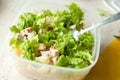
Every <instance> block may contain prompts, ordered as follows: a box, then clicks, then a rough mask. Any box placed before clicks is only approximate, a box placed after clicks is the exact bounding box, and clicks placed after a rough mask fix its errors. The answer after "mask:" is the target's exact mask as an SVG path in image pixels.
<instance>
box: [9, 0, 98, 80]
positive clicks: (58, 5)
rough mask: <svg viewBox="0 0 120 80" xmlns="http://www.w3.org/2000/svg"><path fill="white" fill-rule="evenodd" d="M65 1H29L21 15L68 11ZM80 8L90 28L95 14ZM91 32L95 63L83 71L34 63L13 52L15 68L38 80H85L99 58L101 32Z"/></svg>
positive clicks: (82, 69)
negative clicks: (48, 10) (25, 13)
mask: <svg viewBox="0 0 120 80" xmlns="http://www.w3.org/2000/svg"><path fill="white" fill-rule="evenodd" d="M63 1H64V2H63ZM63 1H62V0H61V1H56V0H52V1H50V0H41V1H40V0H34V1H29V2H28V3H27V4H26V5H25V7H24V8H23V9H22V10H21V11H20V13H19V15H20V14H22V13H24V12H33V13H34V12H36V11H37V12H38V13H39V12H40V10H42V9H50V10H52V11H58V10H63V9H66V7H65V5H66V4H68V3H70V2H69V1H65V0H63ZM77 4H78V3H77ZM78 5H79V4H78ZM80 7H81V8H82V9H83V10H84V12H85V26H90V25H91V24H92V23H94V19H93V16H94V14H93V13H91V12H90V11H89V10H87V8H85V7H84V6H82V5H81V6H80ZM92 15H93V16H92ZM16 21H17V20H16ZM16 21H15V22H16ZM91 32H92V33H93V35H94V47H93V53H92V56H93V59H94V62H93V63H92V64H91V65H89V66H88V67H85V68H81V69H73V68H65V67H57V66H52V65H47V64H40V63H37V62H33V61H30V60H27V59H23V58H20V57H17V56H16V55H14V54H13V53H12V52H10V53H11V58H12V60H13V62H14V67H15V68H16V69H17V70H18V72H20V73H21V74H22V75H24V76H26V77H29V78H32V79H36V80H83V79H84V78H85V76H86V75H87V74H88V73H89V71H90V70H91V68H92V67H93V66H94V65H95V64H96V62H97V60H98V57H99V50H100V31H99V29H95V30H92V31H91Z"/></svg>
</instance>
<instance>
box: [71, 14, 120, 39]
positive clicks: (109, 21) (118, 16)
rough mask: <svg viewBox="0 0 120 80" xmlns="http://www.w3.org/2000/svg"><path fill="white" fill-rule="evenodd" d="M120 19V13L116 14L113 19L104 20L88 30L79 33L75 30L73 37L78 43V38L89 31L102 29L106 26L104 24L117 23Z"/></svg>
mask: <svg viewBox="0 0 120 80" xmlns="http://www.w3.org/2000/svg"><path fill="white" fill-rule="evenodd" d="M119 19H120V12H118V13H117V14H114V15H113V16H111V17H109V18H107V19H105V20H103V21H101V22H98V23H96V24H94V25H92V26H90V27H88V28H86V29H84V30H81V31H77V30H75V29H74V30H73V34H72V36H73V38H74V39H75V40H76V41H78V36H79V35H81V34H83V33H85V32H87V31H89V30H92V29H94V28H98V27H101V26H102V25H104V24H108V23H111V22H114V21H117V20H119Z"/></svg>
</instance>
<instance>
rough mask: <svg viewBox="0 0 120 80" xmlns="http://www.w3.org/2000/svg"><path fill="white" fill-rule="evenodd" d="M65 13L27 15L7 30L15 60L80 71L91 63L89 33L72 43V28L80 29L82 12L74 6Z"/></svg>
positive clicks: (22, 16) (44, 12) (90, 36)
mask: <svg viewBox="0 0 120 80" xmlns="http://www.w3.org/2000/svg"><path fill="white" fill-rule="evenodd" d="M66 7H67V9H66V10H62V11H56V12H52V11H50V10H41V12H40V13H39V14H36V13H31V12H27V13H24V14H22V15H20V16H19V18H18V22H17V23H16V24H15V25H13V26H11V27H10V31H11V32H12V33H13V36H12V38H11V39H10V42H9V43H10V47H11V49H12V51H13V52H14V53H15V54H16V55H17V56H19V57H22V58H25V59H28V60H32V61H35V62H38V63H43V64H49V65H54V66H61V67H68V68H83V67H86V66H88V65H90V64H91V63H92V62H93V59H92V55H91V53H92V48H93V46H94V37H93V35H92V34H91V33H90V32H86V33H84V34H82V35H80V36H79V38H78V39H79V40H78V41H77V42H76V41H75V40H74V38H73V37H72V30H73V29H72V28H71V27H74V28H75V29H76V30H78V31H80V30H81V29H83V28H84V23H83V20H84V12H83V11H82V10H81V9H80V8H79V7H78V5H77V4H75V3H70V4H69V5H67V6H66Z"/></svg>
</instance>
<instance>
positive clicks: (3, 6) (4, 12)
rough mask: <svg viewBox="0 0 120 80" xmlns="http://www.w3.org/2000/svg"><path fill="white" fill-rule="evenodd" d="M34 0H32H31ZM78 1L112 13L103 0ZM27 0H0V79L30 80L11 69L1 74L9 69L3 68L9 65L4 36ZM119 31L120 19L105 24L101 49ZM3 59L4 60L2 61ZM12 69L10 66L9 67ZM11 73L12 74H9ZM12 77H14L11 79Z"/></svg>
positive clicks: (95, 10) (101, 18)
mask: <svg viewBox="0 0 120 80" xmlns="http://www.w3.org/2000/svg"><path fill="white" fill-rule="evenodd" d="M33 1H34V0H33ZM74 1H77V2H80V3H86V4H87V5H86V7H88V8H89V7H90V9H91V11H94V12H95V13H97V14H98V12H97V9H103V10H106V11H108V12H109V13H111V14H114V13H113V12H112V11H111V10H110V9H109V8H107V6H106V5H105V4H104V2H103V0H74ZM26 2H27V0H0V45H1V46H0V66H1V65H3V66H2V70H0V80H30V79H26V78H25V77H22V76H21V75H18V73H17V72H16V71H15V70H13V72H12V73H15V74H14V75H12V73H11V74H9V79H8V78H7V77H8V76H4V75H1V74H3V73H4V74H8V72H9V70H5V68H4V67H6V66H8V65H10V63H8V62H7V61H6V58H5V56H4V55H5V53H4V51H5V48H4V46H5V43H6V36H7V33H8V30H9V27H10V26H11V24H12V22H13V20H14V19H15V17H16V16H17V14H18V12H19V11H20V10H21V8H22V6H23V5H24V4H25V3H26ZM106 17H108V16H105V17H101V16H100V17H99V20H98V21H101V20H103V19H105V18H106ZM118 33H120V21H117V22H113V23H111V24H108V25H105V26H104V27H102V28H101V50H102V49H104V48H105V47H106V45H108V43H109V42H110V41H111V40H112V39H113V38H114V37H113V35H114V34H118ZM8 60H9V59H8ZM3 61H4V62H3ZM11 69H12V68H11ZM11 75H12V76H11ZM13 78H14V79H13Z"/></svg>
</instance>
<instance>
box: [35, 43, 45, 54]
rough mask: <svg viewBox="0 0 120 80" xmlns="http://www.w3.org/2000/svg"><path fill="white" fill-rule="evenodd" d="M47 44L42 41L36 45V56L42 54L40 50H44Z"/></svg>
mask: <svg viewBox="0 0 120 80" xmlns="http://www.w3.org/2000/svg"><path fill="white" fill-rule="evenodd" d="M46 49H47V48H46V46H45V44H44V43H40V44H38V45H37V46H36V47H35V54H36V56H40V55H41V52H40V51H43V50H46Z"/></svg>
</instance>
